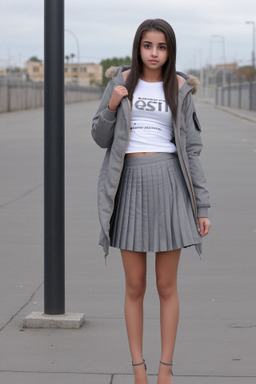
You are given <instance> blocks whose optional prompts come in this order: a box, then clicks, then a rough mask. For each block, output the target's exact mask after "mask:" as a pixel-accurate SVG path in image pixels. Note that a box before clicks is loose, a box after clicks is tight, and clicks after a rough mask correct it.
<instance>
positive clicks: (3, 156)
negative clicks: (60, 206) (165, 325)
mask: <svg viewBox="0 0 256 384" xmlns="http://www.w3.org/2000/svg"><path fill="white" fill-rule="evenodd" d="M97 104H98V103H97V102H87V103H82V104H73V105H68V106H67V107H66V311H67V312H84V313H85V316H86V320H87V322H86V324H85V326H83V327H82V328H81V329H79V330H63V329H23V328H22V322H23V319H24V318H25V316H27V315H28V314H29V313H31V312H32V311H37V312H40V311H43V308H44V304H43V301H44V298H43V110H42V109H38V110H32V111H23V112H17V113H10V114H1V115H0V134H1V141H0V147H1V148H0V149H1V150H0V172H1V194H0V213H1V215H0V239H1V269H0V300H1V312H0V381H1V383H4V384H18V383H19V384H23V383H24V384H25V383H26V384H30V383H31V384H32V383H33V384H34V383H35V382H37V383H39V384H40V383H55V384H59V383H62V384H66V383H67V384H70V383H72V384H80V383H83V384H84V383H85V384H94V383H95V384H110V383H112V384H132V383H133V378H132V367H131V365H130V355H129V348H128V342H127V337H126V330H125V323H124V315H123V297H124V276H123V269H122V264H121V260H120V256H119V252H118V251H117V250H111V252H110V255H109V257H108V264H107V266H105V264H104V258H103V252H102V250H101V248H100V247H99V246H98V245H97V243H98V234H99V224H98V218H97V208H96V184H97V177H98V172H99V167H100V164H101V161H102V158H103V156H104V150H102V149H100V148H98V147H97V146H96V144H95V143H94V142H93V141H92V139H91V136H90V127H91V118H92V116H93V114H94V113H95V110H96V108H97ZM198 115H199V118H200V121H201V124H202V127H203V133H202V135H203V141H204V144H205V147H204V151H203V154H202V158H203V164H204V168H205V170H206V174H207V179H208V186H209V189H210V192H211V201H212V209H211V212H210V217H211V221H212V230H211V234H210V235H209V236H208V238H206V239H205V241H204V247H203V251H204V253H203V259H202V261H200V260H199V258H198V256H197V254H196V252H195V251H194V250H193V249H186V250H184V251H183V254H182V258H181V263H180V269H179V294H180V307H181V313H180V324H179V331H178V336H177V343H176V349H175V356H174V360H175V367H174V374H175V376H174V380H173V382H174V384H216V383H217V384H231V383H232V384H238V383H239V384H241V383H243V384H252V383H255V379H256V332H255V328H256V320H255V319H256V305H255V292H256V279H255V267H256V258H255V243H256V241H255V239H256V224H255V208H256V203H255V190H256V188H255V187H256V178H255V176H254V175H255V171H256V161H255V160H256V135H255V129H256V127H255V123H253V122H250V121H247V120H244V119H241V118H238V117H236V116H234V115H231V114H229V113H227V112H225V111H222V110H219V109H215V108H213V107H212V106H211V105H206V104H202V103H201V102H200V103H198ZM144 311H145V331H144V333H145V335H144V340H145V342H144V357H145V359H146V363H147V366H148V373H149V384H153V383H155V384H156V381H157V378H156V373H157V369H158V362H159V357H160V333H159V303H158V296H157V292H156V287H155V273H154V255H153V254H149V255H148V286H147V293H146V298H145V309H144Z"/></svg>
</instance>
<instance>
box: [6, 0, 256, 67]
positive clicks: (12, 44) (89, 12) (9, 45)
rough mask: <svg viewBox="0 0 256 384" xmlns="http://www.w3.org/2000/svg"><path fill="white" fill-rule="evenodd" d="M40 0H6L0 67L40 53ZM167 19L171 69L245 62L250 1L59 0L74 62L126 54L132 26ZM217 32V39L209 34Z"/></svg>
mask: <svg viewBox="0 0 256 384" xmlns="http://www.w3.org/2000/svg"><path fill="white" fill-rule="evenodd" d="M43 18H44V0H7V1H5V2H2V5H1V11H0V67H1V66H6V65H8V64H11V65H13V66H14V65H17V66H20V65H22V64H23V63H24V62H25V61H26V60H27V59H28V58H29V57H31V56H35V55H36V56H38V58H40V59H43V56H44V42H43V36H44V19H43ZM148 18H162V19H165V20H167V21H168V22H169V23H170V24H171V25H172V27H173V28H174V30H175V33H176V38H177V46H178V57H177V69H179V70H186V69H189V68H199V67H200V65H201V64H202V65H206V64H208V63H211V64H216V63H222V62H223V60H224V58H223V47H224V45H225V61H226V62H233V61H237V62H238V64H239V65H248V64H251V55H252V44H253V43H252V36H253V26H252V24H250V25H249V24H246V23H245V21H248V20H249V21H254V22H255V23H256V0H214V1H209V0H193V1H191V0H155V1H152V0H149V1H145V0H128V1H126V2H124V1H117V0H107V1H104V0H90V1H86V0H65V28H66V29H67V30H69V31H71V32H72V33H73V34H75V36H76V37H77V40H78V42H79V46H80V62H99V61H100V60H101V59H104V58H112V57H114V56H116V57H124V56H127V55H129V56H130V55H131V49H132V41H133V37H134V34H135V31H136V29H137V27H138V25H139V24H140V23H141V22H142V21H144V20H145V19H148ZM213 35H218V36H222V37H213ZM70 53H74V54H76V55H77V46H76V41H75V38H74V37H73V36H72V34H71V33H70V32H66V33H65V54H66V55H69V54H70Z"/></svg>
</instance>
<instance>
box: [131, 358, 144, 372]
mask: <svg viewBox="0 0 256 384" xmlns="http://www.w3.org/2000/svg"><path fill="white" fill-rule="evenodd" d="M143 364H144V367H145V371H146V370H147V366H146V363H145V360H144V359H143V361H142V362H141V363H137V364H135V363H134V362H133V361H132V366H133V367H138V366H139V365H143Z"/></svg>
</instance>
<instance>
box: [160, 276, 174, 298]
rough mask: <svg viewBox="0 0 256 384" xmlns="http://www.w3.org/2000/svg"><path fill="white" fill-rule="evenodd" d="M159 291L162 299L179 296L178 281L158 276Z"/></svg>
mask: <svg viewBox="0 0 256 384" xmlns="http://www.w3.org/2000/svg"><path fill="white" fill-rule="evenodd" d="M156 285H157V291H158V295H159V297H160V299H162V300H169V299H171V298H172V297H176V296H177V284H176V281H170V280H169V279H163V278H157V282H156Z"/></svg>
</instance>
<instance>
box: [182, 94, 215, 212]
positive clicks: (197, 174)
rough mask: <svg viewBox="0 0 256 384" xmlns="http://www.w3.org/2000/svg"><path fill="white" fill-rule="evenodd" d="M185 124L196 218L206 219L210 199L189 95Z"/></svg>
mask: <svg viewBox="0 0 256 384" xmlns="http://www.w3.org/2000/svg"><path fill="white" fill-rule="evenodd" d="M185 122H186V127H187V134H186V152H187V156H188V162H189V170H190V175H191V179H192V184H193V187H194V191H195V197H196V203H197V208H198V217H208V208H209V207H210V198H209V192H208V189H207V188H206V179H205V174H204V170H203V167H202V164H201V160H200V157H199V156H200V153H201V150H202V147H203V144H202V139H201V126H200V123H199V120H198V118H197V115H196V110H195V106H194V101H193V97H192V95H191V93H189V95H188V96H187V105H186V114H185Z"/></svg>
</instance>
